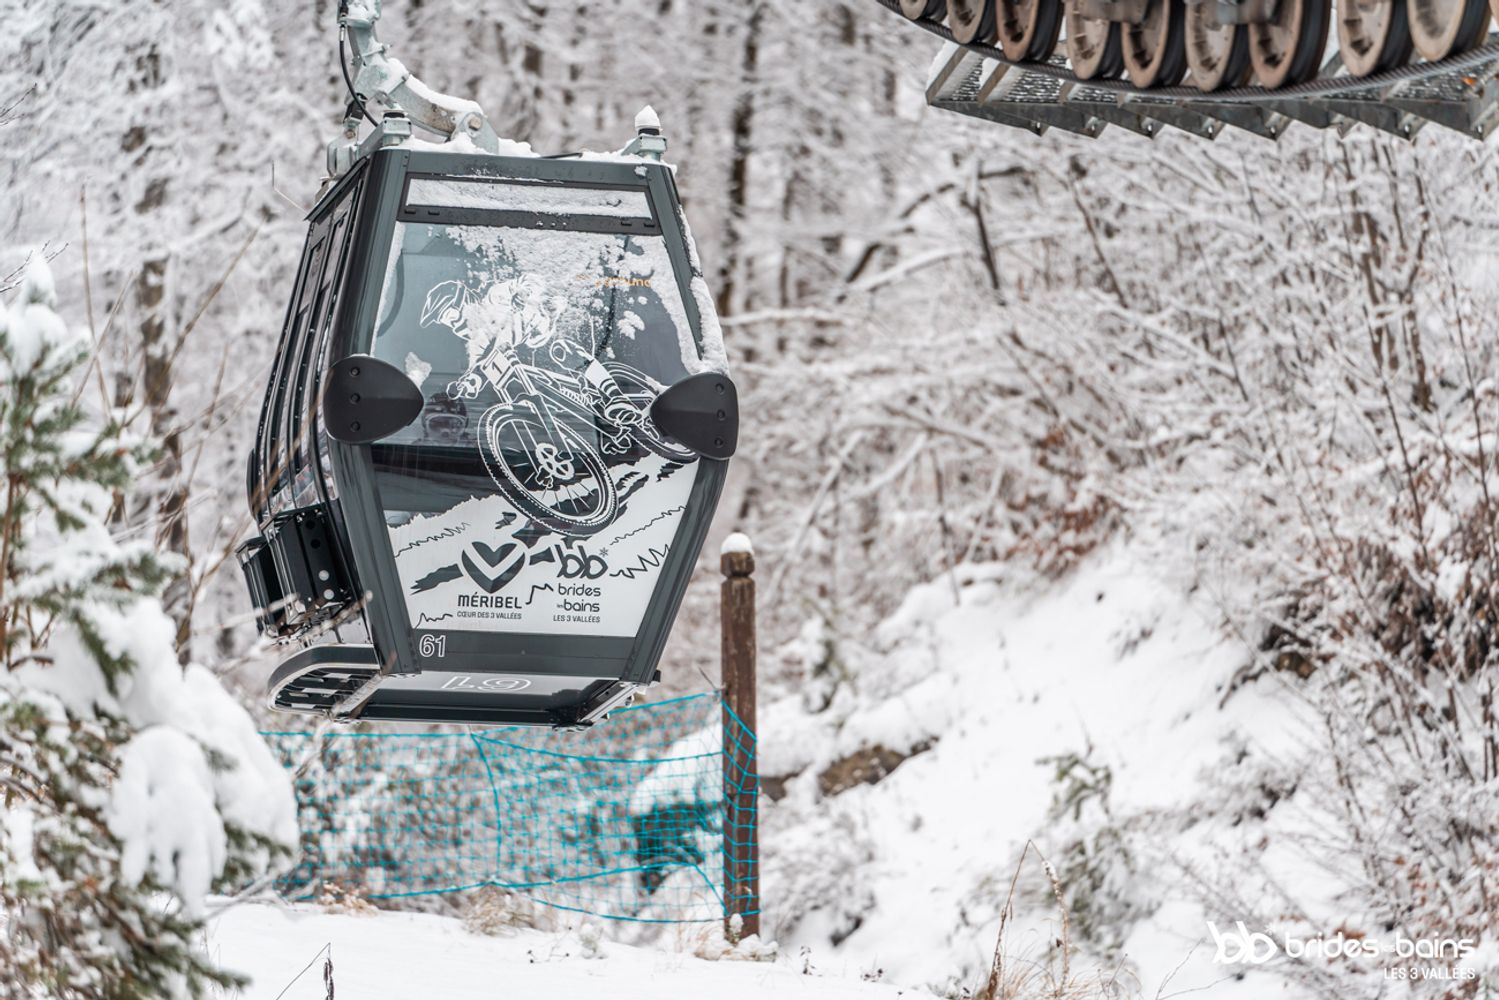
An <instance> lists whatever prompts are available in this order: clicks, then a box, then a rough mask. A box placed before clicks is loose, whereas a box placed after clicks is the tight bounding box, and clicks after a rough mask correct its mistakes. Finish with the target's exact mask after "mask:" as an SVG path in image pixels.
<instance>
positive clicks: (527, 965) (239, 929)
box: [208, 904, 916, 1000]
mask: <svg viewBox="0 0 1499 1000" xmlns="http://www.w3.org/2000/svg"><path fill="white" fill-rule="evenodd" d="M588 926H589V925H587V924H586V923H584V922H582V921H579V922H578V923H577V926H576V927H574V928H573V929H572V930H568V931H565V932H560V933H544V932H541V931H527V930H523V931H516V932H514V933H511V934H508V935H504V936H488V935H482V934H475V933H472V932H470V931H469V930H467V929H466V928H465V927H464V925H463V924H462V923H461V922H460V921H458V920H454V919H452V918H448V917H439V916H432V915H428V914H419V913H390V912H383V911H381V912H373V913H365V914H361V913H335V912H323V910H322V908H320V907H315V906H295V907H282V906H274V905H268V904H244V905H241V906H236V907H234V908H232V909H230V910H228V911H226V912H224V913H223V914H221V915H220V916H218V917H217V918H216V919H215V920H214V922H213V924H212V925H211V928H210V931H209V938H208V947H209V950H210V952H211V953H212V954H213V955H214V956H215V957H216V958H218V959H219V960H220V961H221V962H222V963H223V964H224V965H225V966H226V967H228V968H230V969H234V970H237V971H239V972H241V973H245V974H248V975H249V976H250V977H251V978H252V980H253V982H252V983H251V985H250V986H249V988H248V989H246V990H245V991H244V993H243V994H241V995H242V996H243V997H244V998H245V1000H277V998H280V1000H323V998H324V997H326V996H327V995H328V993H327V990H326V988H325V987H324V985H323V976H322V968H323V958H322V957H320V953H322V952H323V949H324V948H325V946H327V947H328V949H329V952H330V953H331V955H332V959H333V980H334V984H335V987H336V995H337V996H338V997H340V998H349V1000H426V998H429V997H431V998H441V1000H516V998H531V997H607V998H609V1000H664V998H678V997H680V998H692V1000H697V998H712V1000H770V998H773V997H774V998H779V997H808V998H815V1000H893V998H895V997H900V996H907V997H909V996H913V995H916V994H913V992H912V991H910V990H905V991H902V990H900V989H897V988H895V987H893V986H888V985H885V984H880V983H868V982H862V981H860V980H858V979H853V980H848V979H836V978H828V977H823V976H817V975H807V974H804V973H803V972H802V971H800V969H799V968H798V967H797V966H796V965H795V964H794V962H792V961H789V960H784V959H783V960H781V961H780V962H748V961H735V960H720V961H705V960H703V959H701V958H697V957H695V956H694V955H693V953H692V951H693V946H694V940H693V938H692V936H691V935H683V936H682V937H681V938H679V939H678V941H677V942H676V943H677V944H678V945H679V946H680V947H679V948H678V949H676V950H663V949H650V948H635V947H631V946H629V945H623V944H616V943H613V942H608V941H604V942H601V943H599V944H598V945H597V946H596V947H594V948H591V947H590V946H589V944H588V941H589V939H590V932H589V930H588V929H586V928H587V927H588ZM283 991H284V992H283Z"/></svg>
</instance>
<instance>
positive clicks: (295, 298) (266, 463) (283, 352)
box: [252, 228, 321, 516]
mask: <svg viewBox="0 0 1499 1000" xmlns="http://www.w3.org/2000/svg"><path fill="white" fill-rule="evenodd" d="M319 239H320V236H319V233H318V230H317V229H316V228H314V229H313V230H312V231H311V232H310V233H308V236H307V242H306V243H305V244H303V248H302V262H301V264H300V265H299V267H298V269H297V281H296V284H295V285H294V286H293V288H292V295H291V299H290V301H289V302H288V303H287V307H286V319H285V321H284V323H283V326H282V329H281V340H280V343H279V345H278V346H277V349H276V357H275V361H274V364H273V368H272V372H271V378H270V381H269V382H268V383H267V385H266V390H265V401H264V402H263V403H262V404H261V411H260V429H259V434H258V436H257V439H256V449H255V451H256V456H255V469H256V477H255V479H256V482H255V485H254V490H253V493H254V497H253V501H252V505H253V506H254V507H255V509H256V510H257V512H259V514H261V515H262V516H263V515H265V514H266V513H268V512H269V510H270V507H271V497H272V494H273V493H274V492H275V486H276V481H277V479H278V477H279V470H280V455H281V446H280V442H279V435H278V428H279V424H280V419H279V418H280V412H281V411H280V405H279V404H280V398H281V386H282V384H283V378H284V376H283V371H284V369H285V368H286V366H287V365H288V364H289V363H290V362H289V361H288V356H289V354H290V351H291V346H292V342H293V338H294V337H295V335H296V329H297V316H298V310H299V308H300V304H301V302H302V299H303V297H304V293H305V292H306V290H307V282H308V277H307V275H308V271H309V270H310V269H311V266H312V261H313V260H314V258H315V257H316V255H317V252H318V250H319V248H320V246H321V244H320V242H319Z"/></svg>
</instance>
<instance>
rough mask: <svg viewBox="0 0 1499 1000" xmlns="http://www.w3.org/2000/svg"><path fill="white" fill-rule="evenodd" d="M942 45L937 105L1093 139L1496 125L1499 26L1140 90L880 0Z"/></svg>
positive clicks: (1400, 131) (1476, 131)
mask: <svg viewBox="0 0 1499 1000" xmlns="http://www.w3.org/2000/svg"><path fill="white" fill-rule="evenodd" d="M876 2H878V3H879V4H880V5H881V6H883V7H885V8H886V9H887V10H889V11H891V12H892V13H893V14H894V15H895V16H896V17H899V18H900V19H901V20H902V21H905V22H906V23H907V24H910V25H912V26H914V27H919V28H922V29H924V30H926V31H928V32H930V33H931V34H933V35H935V36H936V37H937V38H939V39H941V40H942V42H943V46H942V50H941V52H940V53H939V55H938V57H937V59H936V60H934V62H933V65H932V72H931V76H930V78H929V79H928V81H927V88H926V98H927V103H928V104H930V105H931V106H932V107H934V108H941V109H943V110H945V111H955V112H957V113H958V114H963V115H968V116H970V117H973V118H980V119H984V120H986V121H992V122H997V123H999V124H1001V125H1009V126H1012V127H1014V128H1020V129H1025V130H1026V131H1028V132H1032V133H1034V134H1036V135H1041V134H1043V133H1044V132H1046V131H1047V129H1050V128H1058V129H1062V130H1063V131H1067V132H1072V133H1075V134H1077V135H1083V136H1087V137H1089V138H1096V137H1097V136H1098V135H1099V134H1100V133H1102V132H1103V130H1104V129H1105V128H1107V127H1108V126H1109V125H1117V126H1119V127H1120V128H1123V129H1126V130H1128V131H1131V132H1134V133H1137V134H1139V135H1143V136H1147V137H1150V138H1154V137H1155V136H1156V135H1158V134H1160V132H1161V131H1162V127H1163V126H1167V125H1169V126H1171V127H1173V128H1177V129H1180V130H1182V131H1185V132H1190V133H1192V134H1193V135H1196V136H1199V137H1202V138H1206V139H1213V138H1216V137H1217V136H1218V134H1219V133H1220V132H1222V131H1223V129H1224V128H1225V127H1227V126H1231V127H1233V128H1237V129H1242V130H1243V131H1246V132H1251V133H1253V134H1255V135H1259V136H1262V137H1264V138H1267V139H1272V140H1273V139H1278V138H1280V136H1281V135H1282V134H1283V133H1284V132H1285V130H1286V128H1287V127H1288V126H1289V125H1290V124H1292V123H1293V122H1300V123H1301V124H1304V125H1310V126H1312V127H1313V128H1333V129H1337V130H1338V131H1339V132H1340V133H1343V134H1346V133H1347V132H1348V130H1349V129H1351V128H1353V126H1355V125H1358V124H1364V125H1368V126H1370V127H1372V128H1376V129H1379V130H1380V131H1382V132H1388V133H1390V134H1391V135H1396V136H1399V137H1401V138H1404V139H1410V138H1413V137H1414V136H1415V134H1416V133H1417V132H1418V131H1420V130H1421V129H1422V128H1423V127H1425V126H1426V125H1427V124H1428V123H1434V124H1437V125H1441V126H1444V127H1446V128H1449V129H1453V130H1454V131H1457V132H1461V133H1463V134H1464V135H1468V136H1471V137H1472V138H1475V139H1480V140H1481V139H1484V138H1486V137H1487V136H1488V135H1489V133H1490V132H1491V131H1493V130H1494V129H1495V128H1496V127H1499V121H1496V119H1499V79H1496V78H1499V34H1491V35H1489V36H1488V39H1487V41H1486V43H1485V44H1484V45H1482V46H1480V47H1479V48H1475V49H1471V50H1469V51H1467V52H1464V53H1462V54H1460V55H1455V56H1451V57H1449V58H1447V59H1443V60H1440V61H1437V62H1412V63H1408V64H1406V65H1404V66H1400V67H1398V68H1395V69H1391V70H1386V71H1383V72H1379V73H1375V74H1371V75H1369V76H1363V77H1355V76H1351V75H1348V73H1347V71H1346V70H1345V69H1344V68H1343V65H1342V61H1341V60H1340V59H1339V57H1338V56H1337V55H1334V56H1333V57H1332V58H1331V59H1329V60H1328V61H1327V62H1326V64H1325V65H1324V66H1323V67H1322V70H1321V71H1320V72H1319V73H1318V75H1317V77H1316V78H1315V79H1313V80H1309V81H1307V82H1305V83H1300V84H1295V85H1293V86H1289V87H1284V88H1280V89H1276V90H1268V89H1265V88H1263V87H1238V88H1234V89H1229V90H1219V91H1214V92H1210V93H1206V92H1203V91H1200V90H1198V89H1197V88H1195V87H1191V86H1173V87H1160V88H1155V89H1151V90H1139V89H1136V88H1135V87H1133V86H1132V85H1131V84H1130V83H1129V82H1128V81H1126V80H1117V79H1111V80H1086V81H1084V80H1079V79H1078V78H1077V76H1075V75H1074V74H1073V72H1072V70H1071V69H1070V68H1069V66H1068V64H1067V60H1066V58H1065V57H1063V56H1061V55H1060V54H1058V55H1054V56H1052V57H1051V59H1050V60H1048V61H1046V62H1016V61H1013V60H1011V59H1007V58H1006V57H1005V55H1004V53H1003V52H1002V51H1000V50H999V49H998V48H995V47H994V46H992V45H985V44H979V43H974V44H968V45H962V44H959V43H958V42H956V41H954V39H953V34H952V31H951V30H950V29H949V28H948V26H947V25H945V24H943V23H941V22H940V21H935V20H932V19H929V18H923V19H919V20H913V19H909V18H907V17H905V15H903V14H902V13H901V10H900V0H876Z"/></svg>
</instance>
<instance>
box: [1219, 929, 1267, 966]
mask: <svg viewBox="0 0 1499 1000" xmlns="http://www.w3.org/2000/svg"><path fill="white" fill-rule="evenodd" d="M1208 933H1209V934H1211V935H1213V944H1214V945H1215V946H1216V947H1217V949H1218V950H1217V953H1216V954H1214V955H1213V961H1215V962H1217V963H1218V964H1220V965H1237V964H1239V963H1243V964H1246V965H1264V964H1265V963H1266V962H1268V961H1270V960H1271V959H1272V958H1274V957H1275V956H1276V955H1278V954H1280V948H1279V947H1277V946H1276V944H1275V940H1274V939H1273V938H1271V937H1270V935H1268V934H1264V933H1261V932H1260V931H1251V930H1250V929H1249V928H1248V927H1245V926H1244V921H1242V920H1239V921H1236V922H1235V923H1234V926H1233V929H1231V930H1226V931H1220V930H1219V929H1218V925H1217V924H1215V923H1213V922H1212V921H1211V920H1209V921H1208Z"/></svg>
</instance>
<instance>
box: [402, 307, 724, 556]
mask: <svg viewBox="0 0 1499 1000" xmlns="http://www.w3.org/2000/svg"><path fill="white" fill-rule="evenodd" d="M496 292H498V293H499V294H495V293H496ZM485 299H486V301H487V302H491V303H492V302H493V301H495V300H496V299H498V300H499V301H500V302H501V303H502V304H503V305H504V307H505V308H504V309H503V314H502V318H501V321H500V322H498V323H497V322H495V316H494V314H493V313H492V312H491V313H489V314H487V315H485V317H484V318H485V319H486V321H487V322H486V324H485V327H484V331H485V333H486V334H487V337H486V339H485V340H483V341H481V340H480V339H479V336H480V334H479V332H478V331H477V330H475V329H471V328H470V324H469V310H470V308H471V307H472V306H473V305H474V304H475V303H474V300H473V298H472V296H471V294H470V293H469V291H468V289H467V288H465V287H464V286H462V285H461V284H459V283H458V282H453V281H449V282H443V283H442V284H440V285H438V286H437V287H435V288H433V289H432V291H431V292H430V293H429V294H428V296H427V303H426V306H425V308H424V309H423V313H422V325H423V326H427V325H430V324H432V323H439V324H441V325H444V326H447V327H448V328H449V329H451V330H452V331H453V333H455V334H456V335H457V336H459V337H461V338H462V339H464V340H465V341H466V342H468V343H469V344H470V346H471V347H473V348H475V349H476V351H475V352H476V353H478V352H479V351H482V357H480V358H479V359H478V360H477V361H475V362H474V363H473V364H472V365H471V367H470V368H469V370H468V371H467V372H465V373H464V375H463V376H462V377H461V378H459V379H457V380H456V381H454V382H452V383H451V384H450V385H449V386H448V390H447V391H448V395H449V396H451V397H452V398H454V399H474V398H476V397H477V396H478V395H479V393H480V392H482V391H483V389H484V387H485V386H490V387H492V388H493V389H494V390H495V392H497V393H498V394H499V397H500V400H499V402H497V403H495V404H494V405H492V406H490V407H489V408H488V409H487V410H485V412H484V414H483V415H482V416H481V417H480V418H479V423H478V426H477V428H476V436H477V438H478V445H479V453H480V455H481V456H482V457H483V460H484V466H485V468H486V470H487V471H488V472H489V475H490V477H491V478H492V479H493V480H494V483H495V486H496V487H497V488H498V489H499V491H500V493H501V494H502V495H503V496H504V497H505V498H506V499H507V500H509V501H510V502H511V503H512V504H513V505H514V506H515V507H516V509H517V510H519V511H521V512H522V513H523V514H525V515H526V516H527V517H529V518H531V519H532V520H533V521H535V522H536V523H538V524H541V525H544V526H545V527H548V528H551V529H552V530H554V531H558V532H561V533H563V534H567V535H574V536H579V537H584V536H588V535H592V534H593V533H594V532H596V531H598V530H599V529H601V528H603V527H605V526H606V525H608V524H610V523H611V522H612V521H613V520H614V518H615V516H616V513H617V508H618V495H617V491H616V489H615V483H614V478H613V477H612V476H611V475H610V473H609V468H610V464H611V461H612V462H613V464H615V465H618V464H622V461H621V460H623V459H626V458H628V462H627V463H624V464H634V462H635V461H637V460H638V459H639V458H640V457H643V453H645V452H651V453H654V454H656V455H660V456H662V457H663V458H666V459H669V460H671V461H674V462H682V463H687V462H691V461H692V460H693V459H694V458H695V457H696V456H695V454H694V453H693V452H691V451H689V450H688V449H686V448H683V447H682V446H680V445H678V444H675V443H674V442H671V441H669V440H667V439H666V438H664V437H662V435H661V434H660V433H659V432H658V431H657V430H656V428H655V426H654V425H653V424H652V423H651V421H650V418H649V416H648V415H647V412H648V410H649V408H650V404H651V402H652V401H653V400H654V399H655V398H656V395H657V393H659V392H660V391H661V389H662V388H663V387H662V386H661V384H660V383H658V382H656V381H655V380H654V379H652V378H651V377H650V376H648V375H646V374H645V373H644V372H642V371H640V370H639V369H636V368H634V367H632V366H630V365H627V364H623V363H620V362H613V361H607V362H600V361H599V360H598V359H597V358H595V357H594V356H593V354H592V353H590V352H588V351H586V350H584V349H583V348H582V347H581V345H578V344H575V343H573V342H572V341H570V340H569V339H567V338H566V337H564V336H562V335H560V334H559V333H558V332H557V328H556V327H557V319H558V317H559V316H560V315H561V312H562V310H563V308H564V307H565V305H564V302H565V300H558V299H555V298H553V299H547V298H546V297H545V296H544V290H543V289H542V288H540V287H539V286H538V285H537V284H536V283H534V282H530V281H527V280H526V279H517V280H515V281H511V282H505V283H501V284H500V285H499V286H497V287H496V288H493V289H491V291H490V292H489V293H487V294H486V297H485ZM523 354H525V355H528V356H531V357H533V358H539V359H545V361H546V362H549V364H548V365H547V366H546V367H543V366H542V365H539V364H532V363H528V362H527V361H525V360H522V356H523ZM470 357H472V355H470Z"/></svg>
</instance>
